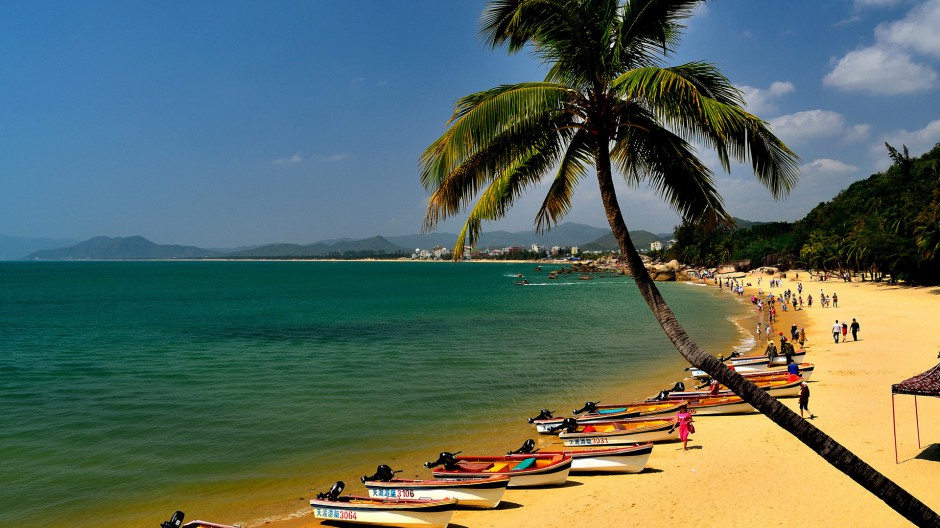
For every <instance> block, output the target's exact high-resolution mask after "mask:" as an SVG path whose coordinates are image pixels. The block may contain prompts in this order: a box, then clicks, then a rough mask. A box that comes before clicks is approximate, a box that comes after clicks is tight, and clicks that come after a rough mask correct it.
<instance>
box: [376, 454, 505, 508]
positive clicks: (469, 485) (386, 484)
mask: <svg viewBox="0 0 940 528" xmlns="http://www.w3.org/2000/svg"><path fill="white" fill-rule="evenodd" d="M395 473H397V472H396V471H393V470H392V468H390V467H389V466H387V465H385V464H382V465H381V466H379V467H378V468H376V470H375V474H374V475H370V476H365V477H362V478H361V479H360V480H362V483H363V484H365V486H366V489H367V490H369V497H371V498H374V499H447V498H449V499H457V505H458V506H465V507H470V508H495V507H497V506H499V501H501V500H502V498H503V494H504V493H505V492H506V487H507V486H508V485H509V475H490V476H488V477H480V478H469V479H435V480H410V479H399V478H395Z"/></svg>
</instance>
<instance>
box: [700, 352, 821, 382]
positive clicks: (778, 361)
mask: <svg viewBox="0 0 940 528" xmlns="http://www.w3.org/2000/svg"><path fill="white" fill-rule="evenodd" d="M790 357H791V358H793V361H794V362H795V363H798V364H799V363H802V362H803V359H805V358H806V350H804V349H800V350H799V351H797V353H796V354H793V355H791V356H790ZM724 363H725V365H727V366H729V367H734V370H735V371H739V372H758V371H763V370H767V369H768V368H773V367H784V368H786V366H787V358H786V356H776V357H774V358H773V359H772V360H770V361H768V360H767V356H739V357H735V358H730V359H726V360H724ZM686 370H688V371H690V375H691V376H692V377H693V378H707V377H708V373H707V372H705V371H704V370H702V369H699V368H697V367H686Z"/></svg>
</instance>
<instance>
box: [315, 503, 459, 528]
mask: <svg viewBox="0 0 940 528" xmlns="http://www.w3.org/2000/svg"><path fill="white" fill-rule="evenodd" d="M456 504H457V501H456V500H453V499H448V500H435V501H423V500H393V499H386V500H381V499H370V498H366V497H352V496H349V497H341V498H340V499H338V500H335V501H328V500H319V499H312V500H311V501H310V507H311V508H313V515H314V517H316V518H317V519H322V520H327V521H340V522H344V523H353V524H367V525H371V526H398V527H402V528H409V527H412V526H415V527H425V528H444V527H446V526H447V525H448V524H449V523H450V519H451V517H452V516H453V515H454V506H455V505H456Z"/></svg>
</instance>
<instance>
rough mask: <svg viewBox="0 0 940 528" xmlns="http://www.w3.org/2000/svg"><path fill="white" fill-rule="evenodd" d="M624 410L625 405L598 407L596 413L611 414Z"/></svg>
mask: <svg viewBox="0 0 940 528" xmlns="http://www.w3.org/2000/svg"><path fill="white" fill-rule="evenodd" d="M626 410H627V408H626V407H618V408H617V409H599V410H598V411H597V414H611V413H618V412H624V411H626Z"/></svg>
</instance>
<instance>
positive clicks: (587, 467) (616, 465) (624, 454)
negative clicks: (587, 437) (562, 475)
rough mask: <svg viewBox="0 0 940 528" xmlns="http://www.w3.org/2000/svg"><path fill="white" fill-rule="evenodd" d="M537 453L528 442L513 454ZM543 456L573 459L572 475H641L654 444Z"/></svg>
mask: <svg viewBox="0 0 940 528" xmlns="http://www.w3.org/2000/svg"><path fill="white" fill-rule="evenodd" d="M520 452H522V453H527V452H528V453H531V452H535V441H534V440H531V439H529V440H526V442H525V443H524V444H523V445H522V447H521V448H519V450H517V451H513V453H520ZM538 452H539V453H542V454H543V455H547V454H562V455H565V456H570V457H571V460H572V462H571V472H572V473H639V472H641V471H643V470H644V469H646V463H647V462H648V461H649V458H650V454H651V453H652V452H653V443H652V442H647V443H645V444H636V445H630V446H615V447H598V448H595V447H585V448H577V449H563V450H559V451H556V450H554V449H553V448H550V449H546V450H539V451H538Z"/></svg>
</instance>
